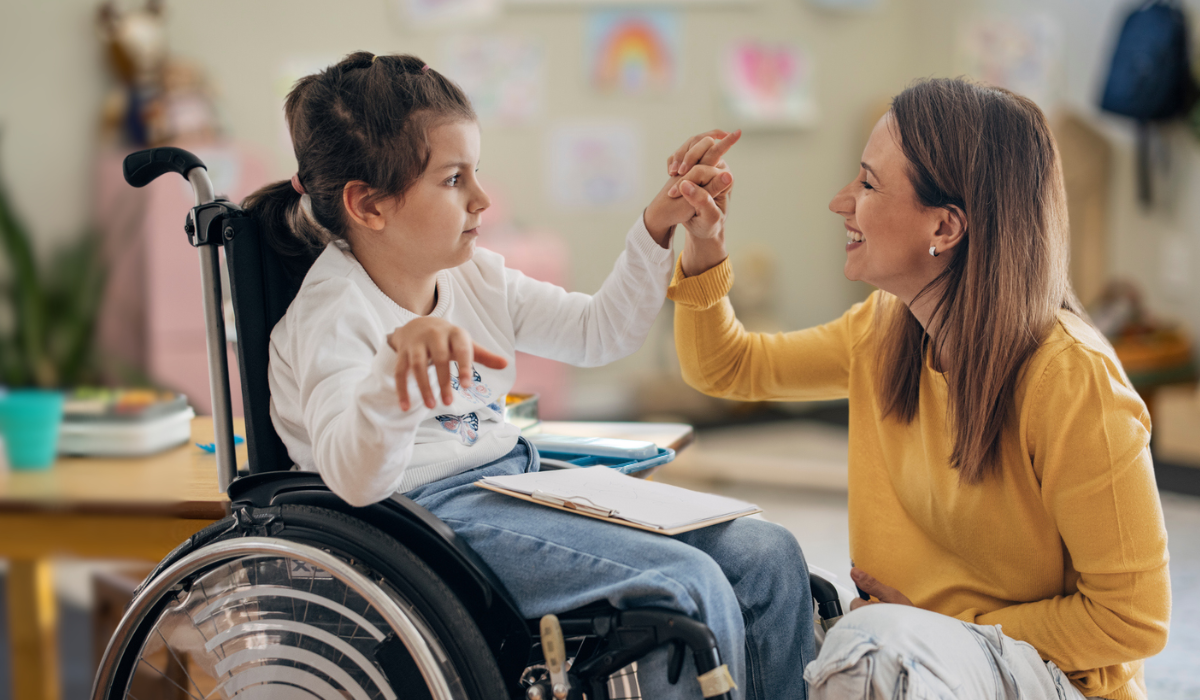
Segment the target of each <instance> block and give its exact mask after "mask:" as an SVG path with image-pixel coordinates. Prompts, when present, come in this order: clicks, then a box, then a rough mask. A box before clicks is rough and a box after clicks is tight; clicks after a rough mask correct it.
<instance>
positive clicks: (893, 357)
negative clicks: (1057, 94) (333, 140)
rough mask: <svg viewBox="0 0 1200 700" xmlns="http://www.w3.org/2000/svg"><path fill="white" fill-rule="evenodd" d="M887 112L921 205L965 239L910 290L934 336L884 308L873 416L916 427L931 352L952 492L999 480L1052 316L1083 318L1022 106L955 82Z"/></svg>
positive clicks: (931, 84) (1053, 181)
mask: <svg viewBox="0 0 1200 700" xmlns="http://www.w3.org/2000/svg"><path fill="white" fill-rule="evenodd" d="M891 114H892V119H891V128H892V130H893V134H894V136H895V137H896V140H897V142H898V143H899V144H900V147H901V149H902V150H903V152H904V155H905V156H906V157H907V158H908V163H909V179H910V181H911V182H912V184H913V187H914V188H915V189H916V194H917V199H918V201H919V202H920V203H921V204H923V205H924V206H927V207H944V208H949V207H957V208H958V209H960V210H961V211H962V212H963V214H964V217H965V223H966V235H965V236H964V238H963V240H962V242H961V243H959V245H958V246H956V247H955V248H953V249H952V250H951V252H950V255H951V256H952V257H951V259H950V261H949V264H948V265H947V267H946V269H945V270H944V271H943V272H942V273H941V274H940V275H939V276H938V277H937V278H936V279H934V280H933V281H932V282H931V283H930V284H929V285H928V286H926V287H925V289H923V290H922V291H921V294H926V293H930V294H936V295H939V299H938V302H937V304H936V305H935V308H934V312H933V314H932V317H931V321H930V329H931V330H932V333H933V335H932V336H930V335H927V334H926V332H925V329H924V328H923V327H922V326H921V323H920V322H919V321H917V319H916V317H915V316H913V314H912V312H910V311H909V310H908V307H907V306H905V305H904V304H903V303H900V302H899V300H896V299H893V300H892V301H893V303H891V304H885V305H884V306H883V309H882V315H881V318H880V320H881V321H882V328H881V331H882V338H883V342H882V348H881V350H882V352H881V354H880V370H881V371H880V372H879V374H878V381H879V394H880V397H881V398H882V407H883V413H884V415H885V416H894V417H896V418H898V419H900V420H901V421H904V422H906V423H907V422H911V421H912V419H913V418H914V417H915V416H916V414H917V408H918V401H919V395H920V381H921V370H922V363H923V362H924V358H925V354H926V352H927V351H931V353H932V357H933V358H934V362H935V363H937V362H941V363H942V366H941V367H940V369H941V370H943V371H944V372H945V373H946V381H947V383H948V395H949V405H948V407H947V411H948V412H949V419H950V424H951V429H952V431H953V434H954V449H953V451H952V452H951V456H950V464H951V466H952V467H954V468H955V469H958V470H959V479H960V481H961V482H964V483H978V482H980V481H982V480H983V478H984V477H985V476H986V475H989V474H995V473H996V472H997V471H998V470H999V468H1000V446H1001V436H1002V434H1003V429H1004V428H1005V426H1006V425H1007V424H1009V423H1010V422H1011V421H1013V420H1015V395H1016V387H1017V383H1018V380H1019V379H1020V375H1021V370H1022V369H1023V367H1024V366H1025V363H1026V361H1028V360H1029V358H1030V357H1032V356H1033V354H1034V352H1035V351H1036V350H1037V348H1038V346H1039V344H1040V343H1041V342H1042V340H1043V339H1044V338H1045V337H1046V335H1047V334H1048V333H1049V332H1050V330H1051V328H1052V327H1053V325H1054V323H1055V322H1056V319H1057V316H1058V312H1059V310H1060V309H1066V310H1068V311H1070V312H1072V313H1075V314H1077V315H1082V310H1081V308H1080V305H1079V301H1078V299H1076V297H1075V293H1074V292H1073V291H1072V289H1071V283H1070V279H1069V276H1068V258H1069V245H1070V241H1069V230H1068V224H1067V199H1066V191H1065V190H1064V188H1063V178H1062V168H1061V165H1060V162H1059V157H1058V148H1057V146H1056V145H1055V142H1054V136H1053V135H1052V134H1051V132H1050V127H1049V125H1048V124H1047V123H1046V118H1045V115H1043V114H1042V111H1041V110H1040V109H1038V107H1037V105H1035V104H1034V103H1033V102H1032V101H1031V100H1029V99H1027V98H1025V97H1021V96H1020V95H1016V94H1014V93H1011V92H1009V91H1007V90H1003V89H999V88H993V87H986V86H982V85H976V84H974V83H970V82H967V81H965V80H951V79H936V80H926V81H922V82H919V83H916V84H915V85H913V86H912V87H910V88H908V89H907V90H905V91H904V92H902V93H900V94H899V95H897V96H896V98H895V100H893V102H892V111H891ZM918 296H919V295H918Z"/></svg>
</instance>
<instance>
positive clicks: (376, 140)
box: [246, 53, 815, 699]
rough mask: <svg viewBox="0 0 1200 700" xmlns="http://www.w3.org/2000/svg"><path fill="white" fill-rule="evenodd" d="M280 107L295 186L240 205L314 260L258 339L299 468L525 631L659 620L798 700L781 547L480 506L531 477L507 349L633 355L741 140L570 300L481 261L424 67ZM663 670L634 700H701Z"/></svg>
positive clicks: (803, 651)
mask: <svg viewBox="0 0 1200 700" xmlns="http://www.w3.org/2000/svg"><path fill="white" fill-rule="evenodd" d="M285 109H286V116H287V120H288V125H289V127H290V130H291V136H292V141H293V146H294V148H295V154H296V160H297V163H298V170H297V173H296V175H295V176H294V177H293V178H292V179H291V181H290V182H289V181H282V182H279V183H275V184H272V185H269V186H267V187H264V188H263V189H262V190H260V191H258V192H257V193H255V194H254V195H252V196H251V197H250V198H249V199H248V200H247V202H246V207H247V211H249V212H250V213H251V214H253V215H254V216H255V217H256V218H257V219H258V220H259V221H260V224H261V225H262V227H263V229H264V234H265V235H268V236H271V237H273V239H274V240H273V245H274V247H276V249H278V250H281V251H290V252H292V253H299V254H309V255H316V256H318V257H317V258H316V261H315V263H313V265H312V267H311V269H310V270H309V272H308V274H307V276H306V277H305V278H304V281H303V284H302V286H301V288H300V291H299V292H298V293H297V295H296V298H295V300H294V302H293V303H292V304H291V306H290V307H289V308H288V311H287V313H286V315H285V316H284V318H283V320H282V321H280V322H279V323H278V324H277V325H276V327H275V328H274V330H273V332H272V333H271V359H270V371H269V379H270V388H271V400H272V402H271V417H272V421H273V423H274V425H275V428H276V430H277V431H278V433H279V435H280V437H281V438H282V439H283V441H284V443H285V445H286V446H287V449H288V453H289V455H290V457H291V459H292V460H293V461H294V462H295V464H296V465H297V466H298V467H299V468H300V469H304V470H310V471H316V472H319V473H320V474H321V476H322V478H323V479H324V481H325V482H326V483H327V484H328V485H329V487H330V488H331V489H332V490H333V491H334V492H335V493H336V494H337V495H338V496H340V497H341V498H343V499H345V500H346V501H347V502H349V503H351V504H353V505H367V504H370V503H374V502H376V501H379V500H382V499H384V498H387V497H388V496H389V495H391V494H393V493H395V492H403V493H404V494H406V495H407V496H409V497H410V498H412V499H413V500H415V501H416V502H417V503H419V504H421V505H423V506H424V507H426V508H427V509H429V510H430V511H432V512H433V513H434V514H435V515H436V516H438V517H439V518H440V519H441V520H443V521H444V522H445V523H447V524H448V525H449V526H450V527H451V528H452V529H453V530H454V531H455V532H456V533H457V534H458V535H459V536H460V537H461V538H463V539H464V540H465V541H466V542H467V543H468V544H469V545H470V546H471V547H472V548H473V549H474V550H475V551H476V552H477V553H478V554H479V555H480V556H481V557H482V558H483V560H484V561H485V562H486V563H487V564H488V565H489V566H490V567H491V568H492V569H493V570H494V572H495V573H496V574H497V576H498V577H499V578H500V580H501V581H502V582H503V583H504V585H505V587H506V588H507V590H508V592H509V593H510V594H511V595H512V597H513V599H514V600H515V601H516V603H517V605H518V606H519V608H520V611H521V613H522V614H523V615H524V616H526V617H528V618H536V617H539V616H541V615H543V614H547V613H554V612H560V611H563V610H567V609H572V608H577V607H580V606H582V605H586V604H588V603H591V602H596V601H607V602H609V603H611V604H612V605H613V606H615V607H618V608H628V607H635V606H658V607H665V608H669V609H673V610H677V611H680V612H682V613H684V614H686V615H688V616H690V617H692V618H694V619H697V620H701V621H703V622H705V623H706V624H707V625H708V626H709V627H710V628H711V629H712V631H713V633H714V634H715V635H716V638H717V641H718V646H719V649H720V652H721V654H722V657H723V659H724V660H725V661H726V663H727V665H728V669H729V673H730V674H731V676H732V679H733V682H734V683H735V684H736V685H737V686H738V688H740V689H741V690H740V691H739V692H740V693H741V694H743V696H744V697H750V698H772V699H775V698H787V697H805V694H806V689H805V683H804V680H803V677H802V673H803V670H804V667H805V665H806V664H807V663H808V662H809V661H811V660H813V659H814V657H815V647H814V641H813V634H812V630H813V624H812V610H813V608H812V602H811V597H810V593H809V582H808V579H807V573H806V572H807V567H806V565H805V561H804V558H803V555H802V553H801V551H800V547H799V545H798V544H797V543H796V540H795V539H794V538H793V537H792V536H791V535H790V534H789V533H788V532H787V531H786V530H784V529H783V528H781V527H778V526H776V525H773V524H770V523H767V522H764V521H760V520H750V519H740V520H735V521H733V522H729V523H725V524H721V525H717V526H713V527H708V528H704V529H701V530H697V531H693V532H689V533H685V534H682V535H678V536H675V537H664V536H660V535H655V534H651V533H647V532H643V531H639V530H634V529H630V528H624V527H620V526H617V525H612V524H609V523H603V522H599V521H596V520H592V519H588V518H581V517H577V516H574V515H570V514H566V513H561V512H558V511H554V510H551V509H546V508H542V507H539V506H536V505H532V504H527V503H524V502H521V501H517V500H515V499H510V498H505V497H504V496H500V495H498V494H494V493H492V492H489V491H486V490H484V489H480V488H476V487H475V486H474V483H475V482H476V481H477V480H479V479H480V478H483V477H486V476H493V475H500V474H514V473H521V472H525V471H534V470H537V469H538V456H537V453H536V451H535V450H534V449H533V448H532V447H531V446H530V445H529V444H528V443H527V442H525V441H524V440H522V439H520V436H519V432H518V431H517V429H516V428H515V427H513V426H512V425H511V424H507V423H505V422H504V417H503V405H504V397H505V394H506V393H507V392H508V391H509V390H510V389H511V387H512V384H513V381H514V378H515V368H514V367H513V366H512V363H511V359H512V358H513V357H514V354H515V353H516V352H517V351H522V352H528V353H532V354H536V355H540V356H543V357H548V358H552V359H555V360H558V361H562V362H568V363H571V364H573V365H577V366H597V365H602V364H605V363H608V362H612V361H614V360H618V359H620V358H622V357H625V356H627V355H629V354H631V353H632V352H634V351H635V350H637V349H638V347H640V345H641V344H642V342H643V340H644V339H645V337H646V335H647V334H648V332H649V330H650V328H651V324H652V323H653V321H654V318H655V316H656V315H657V313H658V310H659V308H660V307H661V306H662V304H663V301H664V299H665V297H666V291H667V285H668V282H669V281H670V278H671V273H672V269H673V263H672V252H671V250H670V247H669V246H670V239H671V234H672V232H673V230H674V228H675V226H676V225H680V224H681V225H683V226H684V227H685V228H686V229H687V230H688V231H689V234H692V233H695V234H698V235H700V236H701V237H705V236H711V235H713V233H714V232H715V231H717V230H719V229H720V228H721V226H722V223H723V219H724V214H723V207H724V204H725V198H726V196H727V193H728V191H729V188H730V187H731V185H732V181H733V180H732V176H731V175H730V174H729V173H728V170H727V168H726V167H725V165H724V163H723V161H721V160H720V156H721V154H723V153H724V151H725V150H727V149H728V148H729V147H730V146H732V145H733V143H734V142H735V141H736V140H737V135H736V134H734V135H731V136H729V137H727V138H725V139H723V140H721V142H720V143H717V144H714V145H712V146H711V148H709V149H708V151H707V155H706V156H705V157H704V161H703V162H702V163H701V164H700V165H699V166H697V167H695V168H692V169H691V170H690V171H689V172H688V173H687V174H686V176H684V177H672V178H671V179H670V180H669V181H668V182H667V184H666V185H665V186H664V187H663V190H662V191H661V192H660V193H659V195H658V196H656V197H655V199H654V200H653V201H652V202H651V203H650V204H649V206H648V207H647V208H646V210H645V211H644V212H643V213H642V215H640V216H639V217H638V218H637V220H636V221H635V222H634V223H633V225H632V227H631V228H630V230H629V232H628V233H627V234H626V237H625V250H624V252H622V253H621V254H620V256H619V257H618V258H617V261H616V264H615V265H614V267H613V270H612V272H611V273H610V274H609V276H608V278H607V279H606V281H605V282H604V284H603V285H602V287H601V289H600V290H599V292H597V293H596V294H595V295H592V296H588V295H584V294H579V293H568V292H566V291H564V290H563V289H560V288H558V287H556V286H554V285H551V284H546V283H542V282H537V281H534V280H531V279H528V278H526V277H525V276H523V275H522V274H521V273H519V272H516V271H514V270H510V269H507V268H505V267H504V260H503V259H502V258H501V257H500V256H498V255H496V254H494V253H491V252H489V251H487V250H484V249H479V248H477V247H476V241H477V239H478V238H479V236H480V232H481V229H480V225H481V221H482V217H483V214H484V212H485V210H486V209H487V208H488V205H489V200H488V197H487V194H486V193H485V192H484V191H483V189H482V188H481V186H480V184H479V181H478V180H477V178H476V169H477V167H478V163H479V154H480V134H479V129H478V126H477V125H476V123H475V117H474V113H473V111H472V109H471V105H470V103H469V102H468V100H467V98H466V96H465V95H464V94H463V93H462V92H461V90H459V88H458V87H456V86H455V85H454V84H453V83H451V82H450V81H449V80H447V79H446V78H445V77H443V76H442V75H440V74H439V73H438V72H437V71H436V70H434V69H432V68H430V67H429V66H428V65H427V64H425V63H424V62H423V61H421V60H420V59H418V58H415V57H412V56H374V55H371V54H369V53H356V54H352V55H350V56H348V57H346V58H345V59H344V60H343V61H341V62H340V63H338V64H337V65H334V66H331V67H330V68H328V69H326V70H325V71H322V72H321V73H319V74H316V75H310V76H308V77H306V78H303V79H302V80H300V81H299V82H298V83H297V84H296V85H295V87H294V88H293V89H292V91H291V93H290V94H289V95H288V98H287V102H286V108H285ZM673 189H674V190H675V191H679V190H682V191H683V193H684V196H683V197H669V196H667V195H668V192H670V194H672V195H673V194H675V192H674V191H672V190H673ZM485 240H486V239H485ZM687 663H688V664H690V663H692V662H691V660H690V659H689V660H688V661H687ZM665 666H666V652H665V651H661V650H660V652H656V653H655V654H653V655H651V656H650V657H647V658H646V659H645V660H643V662H641V663H639V682H640V684H641V687H642V689H643V693H644V695H645V696H646V697H649V698H656V699H663V698H674V697H678V698H696V697H700V694H699V691H700V688H699V687H698V683H697V681H696V680H695V674H694V673H687V672H685V673H683V675H682V679H683V680H681V682H680V683H679V684H678V685H675V686H671V685H669V684H668V682H667V673H666V670H665Z"/></svg>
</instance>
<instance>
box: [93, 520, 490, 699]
mask: <svg viewBox="0 0 1200 700" xmlns="http://www.w3.org/2000/svg"><path fill="white" fill-rule="evenodd" d="M214 533H215V534H214ZM197 538H199V541H201V542H203V544H202V545H200V546H198V547H195V548H193V549H191V551H187V552H186V553H185V554H183V555H182V556H178V555H172V557H168V559H167V561H166V562H164V563H165V564H167V566H166V567H165V568H162V567H160V571H158V572H156V574H155V575H152V576H151V578H149V579H147V581H146V582H145V583H143V584H142V588H141V590H140V591H139V593H138V594H137V595H136V596H135V598H134V600H133V602H132V603H130V606H129V609H128V610H127V611H126V614H125V617H124V619H122V621H121V624H120V626H119V627H118V628H117V632H116V634H115V635H114V637H113V639H112V640H111V641H110V643H109V646H108V649H107V651H106V652H105V655H104V659H103V661H102V662H101V665H100V670H99V673H98V675H97V677H96V683H95V686H94V688H93V693H92V695H93V698H94V700H101V699H105V700H108V699H113V698H121V699H126V698H128V699H132V700H149V697H155V696H157V697H162V696H163V693H164V691H163V690H162V689H166V695H167V696H168V697H178V698H194V699H196V700H201V699H204V700H209V699H212V700H220V699H228V698H234V697H237V698H239V699H242V700H253V699H254V698H320V699H321V700H326V699H328V700H334V699H336V700H343V699H344V698H354V700H374V699H376V698H382V699H386V700H396V699H400V700H405V699H407V698H431V699H433V700H495V699H497V698H504V697H507V696H508V693H507V691H506V689H505V684H504V682H503V680H502V679H501V677H500V673H499V670H498V669H497V667H496V663H495V661H494V659H493V657H492V655H491V652H490V651H489V650H488V647H487V644H486V643H485V641H484V639H483V636H482V635H481V634H480V632H479V630H478V628H477V627H476V625H475V623H474V621H472V620H471V618H470V616H469V615H468V614H467V612H466V610H465V609H464V608H463V607H462V605H461V604H460V603H459V602H458V600H457V599H456V598H455V596H454V595H453V593H452V592H451V591H450V589H449V588H447V587H446V585H445V584H444V583H443V582H442V581H441V580H440V579H439V578H438V577H437V575H436V574H434V573H433V571H432V570H431V569H430V568H429V567H428V566H426V565H425V563H424V562H422V561H421V560H420V559H418V558H417V557H416V556H414V555H413V554H412V553H411V552H410V551H409V550H407V549H406V548H405V547H403V546H402V545H401V544H399V543H398V542H396V541H395V540H394V539H392V538H390V537H388V536H387V535H385V534H384V533H382V532H381V531H379V530H377V529H375V528H374V527H371V526H370V525H367V524H365V523H363V522H361V521H359V520H356V519H354V518H351V517H349V516H346V515H344V514H341V513H338V512H335V511H330V510H325V509H320V508H313V507H308V506H281V507H278V508H270V509H261V510H249V509H246V510H243V511H241V512H239V513H238V514H236V515H235V516H231V517H230V518H226V519H225V520H223V521H221V522H220V523H216V524H215V525H213V526H211V527H210V528H209V529H208V530H206V531H205V532H202V533H200V534H199V535H197ZM206 538H207V541H205V539H206ZM172 559H174V560H173V561H172Z"/></svg>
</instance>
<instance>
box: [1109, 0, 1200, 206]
mask: <svg viewBox="0 0 1200 700" xmlns="http://www.w3.org/2000/svg"><path fill="white" fill-rule="evenodd" d="M1189 50H1190V42H1189V40H1188V22H1187V17H1186V16H1185V15H1184V13H1183V8H1182V6H1181V5H1180V3H1179V2H1178V0H1150V1H1149V2H1143V3H1142V4H1141V5H1140V6H1138V7H1137V8H1136V9H1134V10H1133V12H1131V13H1130V14H1129V16H1128V17H1127V18H1125V24H1124V25H1123V26H1122V27H1121V34H1120V35H1119V36H1118V38H1117V46H1116V50H1114V51H1113V58H1112V66H1111V67H1110V68H1109V72H1108V80H1107V82H1106V83H1105V85H1104V96H1103V97H1102V98H1101V100H1100V108H1101V109H1104V110H1105V111H1108V112H1113V113H1114V114H1120V115H1123V116H1126V117H1133V118H1134V119H1136V120H1137V122H1138V157H1137V161H1138V193H1139V197H1140V199H1141V200H1142V202H1143V204H1149V203H1150V201H1151V192H1150V163H1149V160H1150V153H1149V151H1150V145H1149V141H1150V128H1149V123H1150V122H1153V121H1164V120H1168V119H1173V118H1175V117H1179V116H1182V115H1184V114H1185V113H1187V111H1188V110H1189V109H1191V107H1192V105H1193V104H1194V103H1195V101H1196V95H1197V88H1196V81H1195V79H1194V78H1193V77H1192V70H1191V58H1190V55H1189Z"/></svg>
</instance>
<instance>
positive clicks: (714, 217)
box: [643, 165, 733, 248]
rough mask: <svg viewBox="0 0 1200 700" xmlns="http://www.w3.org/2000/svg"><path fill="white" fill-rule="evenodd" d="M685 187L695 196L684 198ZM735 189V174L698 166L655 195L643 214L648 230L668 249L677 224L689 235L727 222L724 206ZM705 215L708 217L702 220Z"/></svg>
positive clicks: (667, 184) (670, 182)
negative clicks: (683, 189) (682, 193)
mask: <svg viewBox="0 0 1200 700" xmlns="http://www.w3.org/2000/svg"><path fill="white" fill-rule="evenodd" d="M681 188H685V189H687V190H688V192H691V193H692V196H691V197H684V196H681V195H680V189H681ZM732 188H733V174H731V173H730V172H729V170H728V169H727V168H717V167H714V166H710V165H697V166H696V167H694V168H692V169H691V170H690V171H689V172H688V173H687V175H685V176H683V177H674V178H671V179H669V180H667V183H666V184H665V185H663V187H662V189H661V190H659V192H658V194H657V195H655V197H654V199H653V200H652V201H651V202H650V206H648V207H646V211H645V213H644V214H643V219H644V221H645V222H646V230H647V231H649V232H650V235H651V236H652V237H653V238H654V240H656V241H658V244H659V245H661V246H663V247H664V248H665V247H667V245H669V240H668V234H670V232H671V229H673V228H674V227H675V225H676V224H683V225H684V227H685V228H687V229H688V231H689V232H691V231H692V230H693V229H696V230H697V231H707V230H708V229H709V228H710V227H712V226H713V225H719V224H720V222H721V221H723V220H724V215H725V212H724V205H725V202H726V201H727V198H728V196H729V190H730V189H732ZM710 202H711V203H712V204H711V205H710V204H709V203H710ZM718 202H719V204H718ZM713 207H715V210H714V209H713ZM702 214H705V215H706V217H703V218H702V217H701V215H702ZM696 219H702V221H703V222H704V223H703V224H701V223H700V222H698V221H696ZM714 222H715V223H714Z"/></svg>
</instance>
